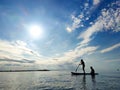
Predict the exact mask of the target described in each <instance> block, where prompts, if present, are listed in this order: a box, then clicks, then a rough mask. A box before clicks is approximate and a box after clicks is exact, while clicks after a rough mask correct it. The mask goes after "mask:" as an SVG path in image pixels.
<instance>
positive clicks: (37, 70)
mask: <svg viewBox="0 0 120 90" xmlns="http://www.w3.org/2000/svg"><path fill="white" fill-rule="evenodd" d="M33 71H51V70H48V69H43V70H0V72H33Z"/></svg>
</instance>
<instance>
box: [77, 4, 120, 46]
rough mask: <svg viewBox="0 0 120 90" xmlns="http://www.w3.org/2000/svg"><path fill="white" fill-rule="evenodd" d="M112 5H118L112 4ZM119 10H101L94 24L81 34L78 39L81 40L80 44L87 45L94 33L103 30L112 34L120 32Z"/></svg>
mask: <svg viewBox="0 0 120 90" xmlns="http://www.w3.org/2000/svg"><path fill="white" fill-rule="evenodd" d="M114 5H116V6H117V5H118V4H117V3H114ZM119 12H120V8H116V9H115V10H114V9H113V8H109V9H102V10H101V15H100V16H99V17H98V18H97V19H96V21H95V23H94V24H93V25H92V26H91V27H89V28H88V29H87V30H86V31H84V32H83V33H81V34H80V35H79V37H78V39H80V38H81V39H83V41H82V42H81V44H86V43H89V42H90V41H91V40H92V36H93V35H94V34H95V33H98V32H100V31H104V30H112V31H113V32H118V31H120V13H119Z"/></svg>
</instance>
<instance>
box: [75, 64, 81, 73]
mask: <svg viewBox="0 0 120 90" xmlns="http://www.w3.org/2000/svg"><path fill="white" fill-rule="evenodd" d="M79 66H80V64H79V65H78V67H79ZM78 67H77V68H76V70H75V72H77V70H78Z"/></svg>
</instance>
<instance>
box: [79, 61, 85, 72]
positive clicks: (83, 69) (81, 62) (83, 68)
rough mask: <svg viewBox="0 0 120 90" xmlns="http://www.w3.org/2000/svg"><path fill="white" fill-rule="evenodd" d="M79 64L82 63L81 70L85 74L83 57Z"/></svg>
mask: <svg viewBox="0 0 120 90" xmlns="http://www.w3.org/2000/svg"><path fill="white" fill-rule="evenodd" d="M79 65H82V69H83V72H84V74H85V62H84V61H83V59H81V62H80V64H79Z"/></svg>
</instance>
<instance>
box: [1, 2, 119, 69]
mask: <svg viewBox="0 0 120 90" xmlns="http://www.w3.org/2000/svg"><path fill="white" fill-rule="evenodd" d="M119 7H120V1H119V0H84V1H83V0H35V1H33V0H20V1H16V0H11V1H9V0H0V12H1V13H0V68H1V69H3V70H5V69H44V68H48V69H71V70H75V68H76V66H77V65H78V63H79V62H80V59H81V58H83V60H84V61H85V63H86V70H87V71H89V67H90V66H93V67H94V68H95V69H96V70H97V71H115V70H116V69H120V65H119V64H120V8H119Z"/></svg>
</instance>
